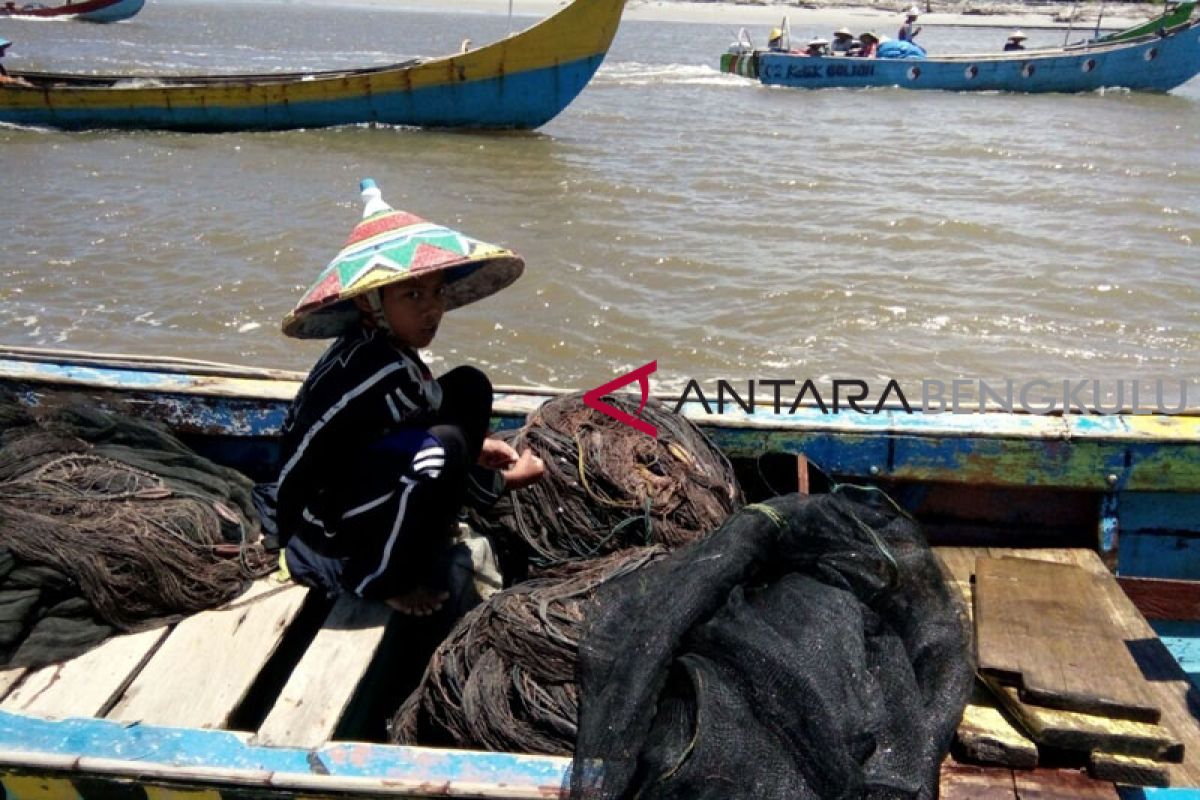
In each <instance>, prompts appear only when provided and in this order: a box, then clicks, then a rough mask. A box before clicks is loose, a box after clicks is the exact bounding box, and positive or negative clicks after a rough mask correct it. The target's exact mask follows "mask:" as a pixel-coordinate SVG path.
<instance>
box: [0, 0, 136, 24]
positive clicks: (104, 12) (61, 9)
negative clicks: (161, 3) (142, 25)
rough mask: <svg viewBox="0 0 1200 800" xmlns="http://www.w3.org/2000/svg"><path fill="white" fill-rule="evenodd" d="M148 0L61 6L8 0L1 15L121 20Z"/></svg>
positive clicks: (97, 0) (88, 1)
mask: <svg viewBox="0 0 1200 800" xmlns="http://www.w3.org/2000/svg"><path fill="white" fill-rule="evenodd" d="M145 5H146V0H82V2H72V0H67V2H65V3H63V4H62V5H59V6H47V5H44V4H42V3H22V4H21V5H17V2H15V0H8V2H5V3H4V4H3V5H0V17H34V18H46V17H53V18H57V19H79V20H83V21H84V22H120V21H121V20H123V19H129V18H130V17H132V16H133V15H135V14H137V13H138V12H139V11H141V10H142V8H143V6H145Z"/></svg>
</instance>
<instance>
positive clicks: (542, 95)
mask: <svg viewBox="0 0 1200 800" xmlns="http://www.w3.org/2000/svg"><path fill="white" fill-rule="evenodd" d="M624 4H625V2H624V0H573V2H572V3H571V4H570V5H568V6H567V7H565V8H563V9H562V10H561V11H559V12H558V13H556V14H554V15H553V16H550V17H547V18H546V19H544V20H542V21H541V22H539V23H537V24H535V25H534V26H532V27H530V28H528V29H526V30H524V31H521V32H519V33H517V34H514V35H512V36H509V37H508V38H505V39H502V40H500V41H497V42H493V43H491V44H488V45H485V46H483V47H480V48H478V49H476V50H470V51H468V52H465V53H458V54H455V55H450V56H445V57H441V58H430V59H417V60H413V61H409V62H405V63H401V64H394V65H390V66H383V67H372V68H366V69H354V70H337V71H328V72H308V73H287V74H283V73H280V74H265V75H189V76H178V75H174V76H167V75H149V76H148V75H138V76H115V75H110V76H89V75H63V74H55V73H45V72H23V71H20V70H11V71H10V74H11V75H12V76H13V77H14V78H19V79H22V80H21V81H15V82H8V83H0V122H9V123H13V124H17V125H34V126H46V127H53V128H62V129H71V130H78V129H85V128H138V129H143V128H152V129H167V130H179V131H241V130H280V129H288V128H316V127H327V126H331V125H352V124H356V123H384V124H390V125H414V126H423V127H438V128H494V129H505V128H536V127H538V126H540V125H544V124H546V123H547V122H549V121H550V120H551V119H553V118H554V117H555V116H557V115H558V114H559V112H561V111H562V110H563V109H564V108H566V107H567V106H568V105H569V104H570V103H571V101H572V100H574V99H575V97H576V96H577V95H578V94H579V93H580V92H581V91H582V90H583V87H584V86H586V85H587V83H588V81H590V80H591V78H592V75H594V74H595V72H596V70H597V69H598V68H599V67H600V63H601V62H602V61H603V60H604V56H605V55H606V54H607V53H608V48H609V45H610V44H611V43H612V39H613V36H614V35H615V34H616V31H617V24H618V23H619V22H620V18H621V11H622V9H623V7H624Z"/></svg>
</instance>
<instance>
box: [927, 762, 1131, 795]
mask: <svg viewBox="0 0 1200 800" xmlns="http://www.w3.org/2000/svg"><path fill="white" fill-rule="evenodd" d="M938 797H939V800H1118V797H1119V795H1118V794H1117V790H1116V788H1115V787H1114V786H1113V785H1112V783H1110V782H1108V781H1101V780H1093V779H1092V778H1089V777H1088V776H1087V775H1085V774H1083V773H1082V772H1081V771H1080V770H1073V769H1033V770H1011V769H1003V768H1000V767H977V766H972V765H969V764H958V763H956V762H954V761H952V760H951V759H946V761H944V762H942V772H941V786H940V792H939V794H938Z"/></svg>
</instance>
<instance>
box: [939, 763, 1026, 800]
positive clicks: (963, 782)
mask: <svg viewBox="0 0 1200 800" xmlns="http://www.w3.org/2000/svg"><path fill="white" fill-rule="evenodd" d="M940 783H941V786H940V791H939V792H938V797H939V798H940V800H1016V798H1017V788H1016V784H1014V783H1013V773H1012V770H1011V769H997V768H995V767H976V766H972V765H970V764H959V763H957V762H955V761H953V760H951V759H946V760H945V761H943V762H942V773H941V779H940Z"/></svg>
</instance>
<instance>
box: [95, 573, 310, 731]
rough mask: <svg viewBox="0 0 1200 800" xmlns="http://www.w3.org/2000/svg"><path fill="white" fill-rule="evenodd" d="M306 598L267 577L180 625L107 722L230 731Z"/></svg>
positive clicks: (303, 592)
mask: <svg viewBox="0 0 1200 800" xmlns="http://www.w3.org/2000/svg"><path fill="white" fill-rule="evenodd" d="M307 594H308V589H306V588H304V587H301V586H297V585H294V584H280V583H278V582H277V581H276V580H275V579H273V578H265V579H263V580H260V581H258V582H256V583H255V584H254V585H253V586H252V587H251V589H250V591H248V592H246V593H245V594H244V595H243V596H242V597H239V598H238V599H237V600H235V601H233V602H232V603H230V604H229V605H228V606H226V607H224V608H221V609H216V610H214V611H205V612H202V613H200V614H196V615H195V616H192V617H189V618H188V619H186V620H184V621H183V622H181V623H179V624H178V625H177V626H176V627H175V630H174V631H172V632H171V635H170V636H168V637H167V640H166V642H164V643H163V645H162V646H161V647H160V648H159V649H158V652H156V653H155V654H154V657H153V658H151V659H150V662H149V663H148V664H147V665H146V666H145V668H144V669H143V670H142V671H141V673H140V674H139V675H138V677H137V678H136V679H135V680H134V681H133V683H132V684H131V685H130V686H129V688H128V689H127V690H126V691H125V693H124V695H122V697H121V699H120V701H119V702H118V703H117V704H116V706H115V707H114V708H113V709H112V711H110V712H109V713H108V715H107V716H108V718H109V719H114V720H122V721H126V722H145V723H147V724H152V725H170V726H176V727H192V728H220V727H223V726H224V725H225V724H226V723H227V721H228V720H229V716H230V715H231V714H232V713H233V711H234V710H235V709H236V708H237V706H238V703H240V702H241V700H242V699H243V698H244V697H245V695H246V692H247V690H248V689H249V688H250V685H251V684H252V683H253V682H254V679H255V678H256V677H258V673H259V670H260V669H261V668H262V666H263V664H265V663H266V661H267V659H268V658H270V656H271V654H272V653H274V652H275V648H276V647H278V645H279V641H280V640H281V639H282V638H283V634H284V632H285V631H286V630H287V627H288V625H289V624H290V623H291V621H292V620H293V619H294V618H295V616H296V614H297V613H298V612H299V610H300V607H301V605H303V603H304V599H305V597H306V596H307Z"/></svg>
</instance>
